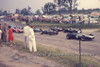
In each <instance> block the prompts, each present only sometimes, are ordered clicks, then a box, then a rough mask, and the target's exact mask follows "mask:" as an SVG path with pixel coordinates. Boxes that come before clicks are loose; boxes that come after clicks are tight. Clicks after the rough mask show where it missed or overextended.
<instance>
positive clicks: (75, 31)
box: [63, 28, 80, 33]
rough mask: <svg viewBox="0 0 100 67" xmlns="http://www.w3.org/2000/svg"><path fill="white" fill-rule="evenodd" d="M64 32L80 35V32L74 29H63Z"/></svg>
mask: <svg viewBox="0 0 100 67" xmlns="http://www.w3.org/2000/svg"><path fill="white" fill-rule="evenodd" d="M63 32H64V33H66V32H68V33H80V30H75V29H72V28H68V29H63Z"/></svg>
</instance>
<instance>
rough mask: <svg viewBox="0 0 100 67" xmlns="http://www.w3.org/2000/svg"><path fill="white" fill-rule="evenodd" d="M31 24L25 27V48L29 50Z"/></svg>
mask: <svg viewBox="0 0 100 67" xmlns="http://www.w3.org/2000/svg"><path fill="white" fill-rule="evenodd" d="M29 28H30V27H29V24H28V23H27V24H26V26H25V27H24V29H23V30H24V37H25V38H24V47H25V48H28V47H29V40H28V37H29V36H28V33H29Z"/></svg>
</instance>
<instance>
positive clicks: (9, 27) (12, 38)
mask: <svg viewBox="0 0 100 67" xmlns="http://www.w3.org/2000/svg"><path fill="white" fill-rule="evenodd" d="M8 29H9V30H8V41H10V46H13V44H14V42H13V40H14V37H13V31H12V29H11V26H8Z"/></svg>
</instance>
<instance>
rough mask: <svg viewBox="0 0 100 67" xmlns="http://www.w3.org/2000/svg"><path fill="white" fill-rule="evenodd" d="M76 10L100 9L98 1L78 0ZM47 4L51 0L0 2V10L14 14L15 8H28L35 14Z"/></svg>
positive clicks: (5, 0)
mask: <svg viewBox="0 0 100 67" xmlns="http://www.w3.org/2000/svg"><path fill="white" fill-rule="evenodd" d="M78 1H79V6H78V8H79V9H81V8H85V9H89V8H100V1H99V0H78ZM47 2H53V0H0V9H3V10H9V11H11V12H14V11H15V9H16V8H19V9H22V8H24V7H28V6H30V7H31V8H32V11H33V12H35V11H36V10H37V9H41V7H43V5H44V4H45V3H47Z"/></svg>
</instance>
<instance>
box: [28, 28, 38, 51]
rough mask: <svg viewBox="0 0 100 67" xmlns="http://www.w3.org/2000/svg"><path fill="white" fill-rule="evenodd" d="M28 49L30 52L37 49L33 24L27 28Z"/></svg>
mask: <svg viewBox="0 0 100 67" xmlns="http://www.w3.org/2000/svg"><path fill="white" fill-rule="evenodd" d="M29 51H30V52H32V51H34V52H36V51H37V48H36V41H35V35H34V31H33V26H30V28H29Z"/></svg>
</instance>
